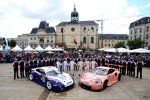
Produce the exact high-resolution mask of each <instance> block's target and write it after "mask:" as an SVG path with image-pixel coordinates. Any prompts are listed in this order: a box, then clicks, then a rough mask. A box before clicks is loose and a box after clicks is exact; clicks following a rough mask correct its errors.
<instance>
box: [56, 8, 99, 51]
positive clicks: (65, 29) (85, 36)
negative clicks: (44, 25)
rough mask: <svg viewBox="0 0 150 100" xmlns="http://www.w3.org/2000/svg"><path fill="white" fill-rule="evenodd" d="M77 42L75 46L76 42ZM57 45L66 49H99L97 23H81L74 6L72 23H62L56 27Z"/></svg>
mask: <svg viewBox="0 0 150 100" xmlns="http://www.w3.org/2000/svg"><path fill="white" fill-rule="evenodd" d="M75 41H76V42H77V44H75V43H74V42H75ZM56 45H58V46H61V47H65V48H76V49H77V48H80V47H81V48H89V49H96V48H98V24H97V23H95V21H79V13H78V12H77V11H76V7H75V6H74V9H73V11H72V12H71V21H69V22H60V23H59V24H58V25H57V26H56Z"/></svg>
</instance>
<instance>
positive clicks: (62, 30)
mask: <svg viewBox="0 0 150 100" xmlns="http://www.w3.org/2000/svg"><path fill="white" fill-rule="evenodd" d="M63 32H64V29H63V28H61V33H62V47H63V44H64V43H63V42H64V40H63V37H64V36H63Z"/></svg>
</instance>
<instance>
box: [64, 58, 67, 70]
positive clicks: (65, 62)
mask: <svg viewBox="0 0 150 100" xmlns="http://www.w3.org/2000/svg"><path fill="white" fill-rule="evenodd" d="M67 65H68V62H67V60H66V58H65V59H64V61H63V69H64V72H66V71H67Z"/></svg>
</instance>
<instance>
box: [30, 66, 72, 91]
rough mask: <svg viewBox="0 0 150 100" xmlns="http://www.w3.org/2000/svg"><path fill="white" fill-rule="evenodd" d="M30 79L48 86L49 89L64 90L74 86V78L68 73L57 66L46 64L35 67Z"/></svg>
mask: <svg viewBox="0 0 150 100" xmlns="http://www.w3.org/2000/svg"><path fill="white" fill-rule="evenodd" d="M29 79H30V80H32V81H34V82H36V83H38V84H40V85H42V86H45V87H47V88H48V89H49V90H64V89H65V88H67V87H72V86H74V79H73V78H72V77H71V76H70V75H69V74H67V73H64V72H62V73H61V72H60V71H58V69H57V68H56V67H52V66H46V67H39V68H34V69H32V71H31V74H30V75H29Z"/></svg>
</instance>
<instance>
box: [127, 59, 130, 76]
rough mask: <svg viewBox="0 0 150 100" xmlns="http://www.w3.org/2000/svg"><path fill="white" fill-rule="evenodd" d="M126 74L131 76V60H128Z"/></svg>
mask: <svg viewBox="0 0 150 100" xmlns="http://www.w3.org/2000/svg"><path fill="white" fill-rule="evenodd" d="M127 75H128V76H131V61H128V67H127Z"/></svg>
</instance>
